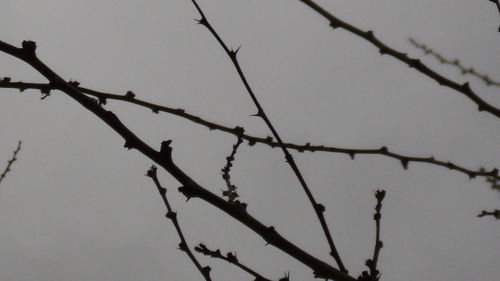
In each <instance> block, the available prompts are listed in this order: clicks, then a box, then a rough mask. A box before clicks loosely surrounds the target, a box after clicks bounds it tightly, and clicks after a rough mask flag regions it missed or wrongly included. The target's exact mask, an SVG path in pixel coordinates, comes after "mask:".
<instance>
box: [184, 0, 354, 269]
mask: <svg viewBox="0 0 500 281" xmlns="http://www.w3.org/2000/svg"><path fill="white" fill-rule="evenodd" d="M191 2H192V3H193V5H194V6H195V7H196V9H197V10H198V13H199V14H200V16H201V19H200V20H198V23H199V24H201V25H204V26H205V27H206V28H207V29H208V30H209V31H210V33H212V35H213V36H214V37H215V39H216V40H217V41H218V42H219V44H220V45H221V47H222V48H223V49H224V51H225V52H226V53H227V55H228V56H229V58H230V59H231V61H232V62H233V65H234V67H235V68H236V71H237V72H238V75H239V76H240V79H241V81H242V82H243V84H244V86H245V88H246V90H247V92H248V94H249V95H250V97H251V98H252V100H253V102H254V104H255V106H256V107H257V113H256V114H255V116H257V117H261V118H262V119H263V120H264V122H265V123H266V125H267V127H268V128H269V130H271V132H272V134H273V136H274V137H275V138H276V141H277V142H278V145H279V146H280V147H281V150H282V151H283V153H284V154H285V160H286V162H287V163H288V164H289V165H290V167H291V168H292V170H293V172H294V173H295V175H296V176H297V179H298V180H299V182H300V184H301V186H302V189H303V190H304V192H305V193H306V195H307V198H308V199H309V201H310V202H311V204H312V206H313V208H314V211H315V212H316V215H317V217H318V220H319V221H320V224H321V227H322V229H323V232H324V234H325V237H326V240H327V242H328V245H329V246H330V255H331V256H332V257H333V258H334V259H335V261H336V262H337V265H338V266H339V269H340V271H342V272H344V273H347V269H346V268H345V266H344V264H343V263H342V260H341V258H340V255H339V253H338V251H337V248H336V247H335V243H334V242H333V238H332V235H331V233H330V230H329V229H328V225H327V223H326V219H325V217H324V215H323V213H324V212H325V207H324V206H323V205H322V204H319V203H317V202H316V199H315V198H314V196H313V194H312V192H311V190H310V189H309V187H308V186H307V183H306V181H305V179H304V177H303V176H302V174H301V172H300V170H299V168H298V166H297V164H296V163H295V161H294V160H293V157H292V155H291V154H290V153H289V152H288V149H287V148H286V146H285V144H284V143H283V141H282V140H281V137H280V136H279V134H278V132H277V131H276V129H275V128H274V126H273V124H272V123H271V121H270V119H269V118H268V117H267V115H266V113H265V112H264V109H263V108H262V106H261V104H260V103H259V101H258V100H257V97H256V96H255V94H254V92H253V90H252V88H251V87H250V84H249V83H248V81H247V79H246V77H245V74H244V73H243V70H242V69H241V66H240V64H239V62H238V59H237V57H236V55H237V53H238V50H239V48H238V49H236V50H233V49H229V48H228V47H227V45H226V43H224V41H223V40H222V38H221V37H220V36H219V34H217V32H216V31H215V29H214V28H213V27H212V25H211V24H210V23H209V22H208V20H207V18H206V16H205V14H204V13H203V11H202V10H201V8H200V6H199V5H198V3H197V2H196V0H191Z"/></svg>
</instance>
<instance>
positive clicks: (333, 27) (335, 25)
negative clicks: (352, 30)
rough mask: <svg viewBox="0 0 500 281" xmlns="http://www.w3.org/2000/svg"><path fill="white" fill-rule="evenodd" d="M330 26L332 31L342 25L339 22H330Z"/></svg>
mask: <svg viewBox="0 0 500 281" xmlns="http://www.w3.org/2000/svg"><path fill="white" fill-rule="evenodd" d="M330 26H331V27H332V29H336V28H338V27H340V24H339V23H338V21H335V20H332V21H330Z"/></svg>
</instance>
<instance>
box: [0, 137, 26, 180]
mask: <svg viewBox="0 0 500 281" xmlns="http://www.w3.org/2000/svg"><path fill="white" fill-rule="evenodd" d="M20 150H21V141H19V142H18V143H17V148H16V149H15V150H14V152H13V153H12V157H11V158H10V159H9V161H7V167H5V169H4V170H3V172H2V174H1V175H0V182H2V180H3V179H4V178H5V177H6V176H7V173H8V172H10V167H11V166H12V164H14V162H16V160H17V158H16V157H17V154H18V153H19V151H20Z"/></svg>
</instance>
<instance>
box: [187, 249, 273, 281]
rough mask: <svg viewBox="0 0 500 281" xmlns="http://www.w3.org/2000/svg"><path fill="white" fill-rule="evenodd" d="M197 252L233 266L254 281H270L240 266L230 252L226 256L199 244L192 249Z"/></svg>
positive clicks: (244, 266)
mask: <svg viewBox="0 0 500 281" xmlns="http://www.w3.org/2000/svg"><path fill="white" fill-rule="evenodd" d="M194 249H195V250H196V251H197V252H200V253H202V254H204V255H206V256H210V257H212V258H215V259H221V260H224V261H226V262H228V263H230V264H234V265H235V266H237V267H239V268H240V269H242V270H243V271H245V272H247V273H248V274H250V275H252V276H253V277H255V280H258V281H271V279H267V278H265V277H263V276H262V275H261V274H259V273H257V272H256V271H255V270H253V269H251V268H249V267H248V266H246V265H244V264H242V263H241V262H240V261H239V260H238V258H237V257H236V254H233V253H231V252H228V253H227V255H225V256H224V255H223V254H221V251H220V250H219V249H217V250H210V249H209V248H208V247H207V246H205V244H203V243H200V244H198V246H196V247H195V248H194Z"/></svg>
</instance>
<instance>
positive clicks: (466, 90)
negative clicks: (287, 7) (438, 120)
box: [299, 0, 500, 118]
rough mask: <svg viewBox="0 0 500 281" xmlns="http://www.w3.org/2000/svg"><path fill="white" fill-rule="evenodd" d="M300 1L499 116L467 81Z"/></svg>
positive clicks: (309, 2)
mask: <svg viewBox="0 0 500 281" xmlns="http://www.w3.org/2000/svg"><path fill="white" fill-rule="evenodd" d="M299 1H300V2H302V3H304V4H305V5H307V6H308V7H310V8H311V9H313V10H314V11H316V12H317V13H318V14H320V15H322V16H323V17H324V18H325V19H327V20H328V21H329V22H330V26H331V27H332V28H334V29H335V28H343V29H345V30H347V31H349V32H351V33H353V34H356V35H358V36H359V37H361V38H363V39H365V40H366V41H368V42H370V43H372V44H373V45H375V46H376V47H377V48H378V49H379V52H380V54H381V55H389V56H392V57H394V58H396V59H398V60H399V61H401V62H404V63H406V64H407V65H408V66H409V67H411V68H414V69H416V70H417V71H419V72H421V73H422V74H424V75H426V76H427V77H430V78H432V79H434V80H435V81H436V82H438V83H439V85H442V86H446V87H448V88H451V89H454V90H456V91H457V92H459V93H461V94H463V95H464V96H466V97H468V98H469V99H470V100H472V101H473V102H474V103H475V104H476V105H477V106H478V110H479V111H487V112H489V113H491V114H493V115H495V116H496V117H498V118H500V109H499V108H497V107H495V106H493V105H491V104H489V103H487V102H486V101H485V100H483V99H481V98H480V97H479V96H478V95H477V94H476V93H475V92H474V91H473V90H472V89H471V88H470V87H469V83H468V82H466V83H464V84H462V85H460V84H458V83H457V82H455V81H452V80H450V79H448V78H446V77H444V76H442V75H440V74H438V73H437V72H435V71H433V70H432V69H430V68H429V67H427V66H426V65H425V64H423V63H422V62H421V61H420V60H419V59H414V58H410V57H408V55H406V54H405V53H402V52H399V51H397V50H395V49H393V48H391V47H389V46H387V45H386V44H384V43H383V42H382V41H380V40H379V39H377V37H375V35H374V34H373V31H372V30H368V31H362V30H361V29H359V28H357V27H355V26H353V25H351V24H349V23H347V22H345V21H342V20H340V19H339V18H337V17H335V16H334V15H332V14H331V13H329V12H328V11H326V10H325V9H323V8H322V7H321V6H319V5H318V4H316V3H315V2H314V1H312V0H299Z"/></svg>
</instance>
